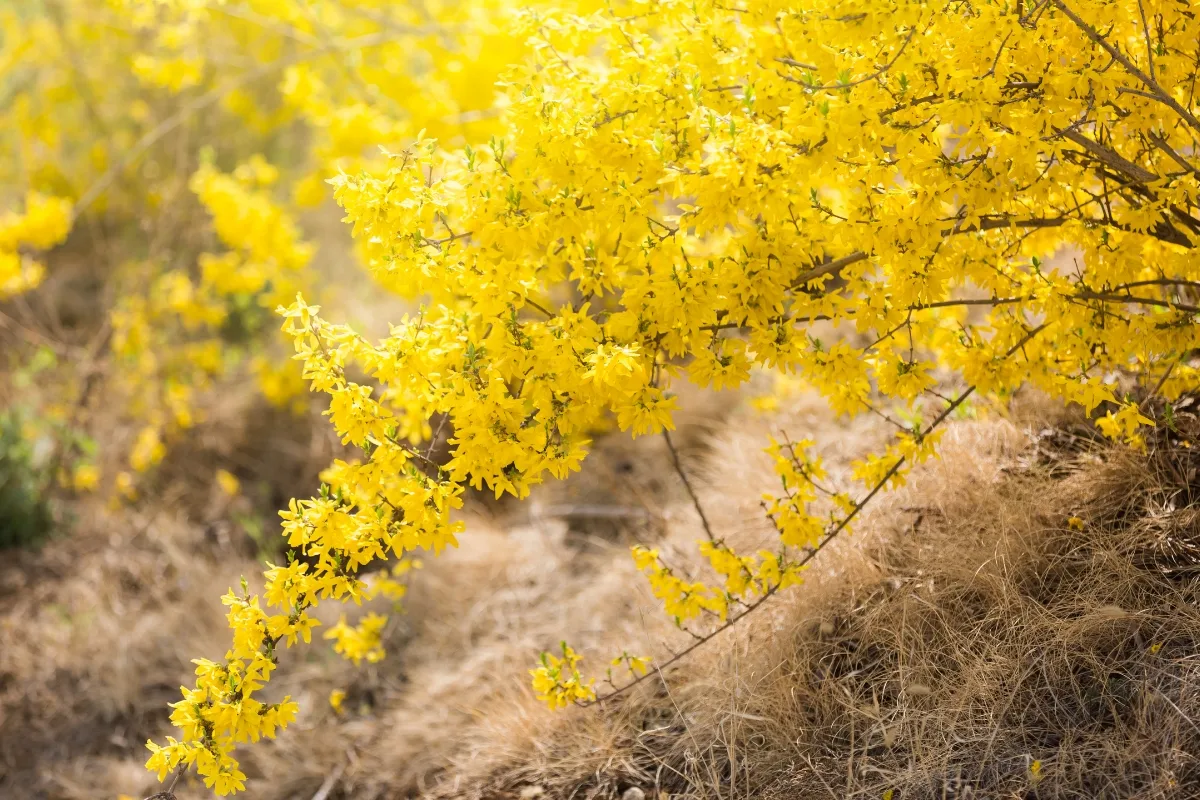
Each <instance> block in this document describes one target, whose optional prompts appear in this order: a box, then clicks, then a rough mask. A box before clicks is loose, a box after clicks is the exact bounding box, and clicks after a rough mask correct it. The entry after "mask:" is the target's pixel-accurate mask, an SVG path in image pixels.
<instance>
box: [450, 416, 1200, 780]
mask: <svg viewBox="0 0 1200 800" xmlns="http://www.w3.org/2000/svg"><path fill="white" fill-rule="evenodd" d="M1188 423H1189V424H1190V425H1192V427H1193V428H1195V427H1196V426H1195V419H1194V418H1192V419H1190V420H1189V421H1188ZM1063 430H1069V426H1064V427H1063V428H1061V429H1060V430H1058V431H1056V432H1055V433H1054V435H1052V436H1046V437H1043V438H1042V439H1041V442H1040V447H1031V446H1030V444H1029V438H1028V437H1027V436H1025V435H1023V434H1022V433H1021V432H1020V431H1018V430H1017V429H1016V428H1015V427H1014V426H1012V425H1011V424H1007V423H991V424H973V425H960V426H959V427H957V428H956V429H954V430H953V431H952V433H951V436H950V438H949V441H948V442H947V452H946V457H945V459H944V461H942V462H940V463H938V464H936V465H934V466H933V467H931V468H928V469H925V470H923V471H922V472H921V474H920V475H919V476H918V478H917V479H916V480H915V481H914V482H913V484H912V485H911V486H910V487H908V488H907V489H906V490H905V491H903V492H901V493H897V494H895V495H892V496H891V497H889V498H888V500H887V501H886V503H885V506H884V507H883V508H877V509H876V510H875V512H874V514H873V516H872V518H871V519H870V521H869V522H868V523H867V524H866V526H865V528H866V531H865V533H864V534H863V535H861V536H860V537H859V539H858V540H857V542H856V543H854V544H851V543H849V542H845V543H842V546H841V547H840V548H839V549H838V551H837V552H828V553H826V554H824V556H823V558H822V563H821V564H820V565H819V566H818V567H817V569H818V570H820V573H819V574H815V575H814V580H811V581H810V582H809V583H808V584H806V585H805V586H804V587H802V588H801V589H799V590H797V591H795V592H794V593H792V594H791V595H790V596H789V597H788V598H787V599H786V600H785V601H783V602H782V603H780V604H779V607H777V608H776V609H774V611H773V612H772V614H771V615H770V616H769V617H766V618H761V619H758V620H757V621H756V622H755V623H754V624H753V625H752V626H751V627H750V628H748V629H746V630H742V631H740V632H739V633H738V634H736V635H735V636H733V637H731V638H730V639H727V640H725V641H723V642H721V643H720V644H718V645H716V646H714V647H712V648H710V649H709V651H708V652H707V653H705V654H704V655H703V656H701V657H699V658H697V659H695V660H692V661H690V662H687V663H686V664H684V665H682V666H680V668H678V669H676V670H673V671H672V672H671V673H669V674H667V675H664V676H662V680H661V681H659V682H658V683H657V684H656V685H655V686H654V687H652V688H649V689H647V690H646V691H644V692H643V693H641V694H640V695H638V696H636V697H634V698H632V699H631V700H630V701H628V702H626V703H624V704H622V705H621V706H620V707H618V708H615V709H609V710H608V711H607V712H606V713H602V714H595V713H589V712H584V713H580V714H576V715H574V716H573V717H571V718H569V719H567V718H565V719H562V720H560V721H558V722H557V724H555V725H554V727H553V728H552V729H546V730H539V731H536V732H533V733H532V734H531V735H529V737H528V739H527V741H525V742H524V743H523V746H524V749H523V750H520V751H517V752H510V753H509V754H508V758H507V760H506V761H504V762H502V763H494V764H489V765H488V766H487V767H486V768H484V769H483V770H482V771H480V770H478V767H477V766H475V765H477V764H478V762H479V758H480V754H482V755H484V756H486V755H487V754H488V753H489V749H488V745H487V744H483V745H481V747H480V750H479V753H478V754H474V760H473V761H472V760H466V761H460V762H459V764H458V768H459V769H460V770H468V771H469V770H472V769H475V770H476V774H477V776H478V777H477V778H476V779H475V780H474V781H471V782H469V786H468V788H467V789H464V788H462V785H461V784H460V786H457V787H455V786H449V787H446V788H445V790H444V791H442V792H440V795H441V796H445V797H451V796H453V797H496V798H500V797H520V796H525V797H529V796H533V795H538V796H541V795H545V796H547V797H564V798H565V797H578V798H590V797H618V796H621V794H622V793H625V792H630V795H631V796H637V793H636V792H632V791H631V790H633V789H637V790H638V791H641V792H643V793H645V794H646V795H647V796H651V797H653V796H656V795H657V794H658V793H666V794H668V795H670V796H672V797H677V796H683V797H696V798H742V797H746V798H749V797H755V798H759V797H761V798H809V797H812V798H821V797H833V798H844V797H864V798H878V797H883V796H885V793H886V792H888V791H891V792H892V793H893V794H892V795H891V796H893V797H903V798H950V797H955V798H965V797H978V798H984V797H987V798H1129V797H1191V796H1195V793H1196V791H1197V789H1196V787H1197V786H1200V763H1198V762H1197V757H1198V756H1200V727H1198V723H1200V661H1198V660H1197V653H1198V649H1197V647H1198V644H1200V611H1198V610H1197V606H1196V600H1197V589H1198V588H1200V581H1198V580H1197V578H1198V572H1200V528H1198V525H1197V523H1198V521H1200V510H1198V509H1197V508H1196V507H1194V506H1193V505H1192V502H1191V495H1190V492H1191V491H1192V488H1191V487H1192V485H1193V484H1194V479H1195V474H1196V473H1195V469H1196V464H1197V461H1196V459H1194V458H1192V457H1191V453H1190V450H1188V449H1187V448H1181V447H1180V446H1179V444H1178V442H1177V441H1176V442H1172V441H1168V439H1176V440H1177V439H1179V438H1180V437H1175V436H1172V437H1167V436H1163V437H1160V439H1159V440H1158V441H1157V443H1156V445H1155V452H1154V453H1153V454H1152V455H1151V456H1150V457H1141V456H1137V455H1135V454H1130V453H1123V452H1119V451H1110V450H1105V449H1102V448H1100V447H1098V446H1096V445H1094V444H1091V443H1088V442H1086V441H1084V442H1082V443H1081V442H1079V441H1078V440H1077V439H1073V438H1072V437H1070V436H1069V435H1065V434H1064V433H1063V432H1062V431H1063ZM1198 432H1200V430H1194V429H1193V430H1191V431H1189V432H1187V434H1186V436H1185V437H1184V438H1190V437H1191V436H1195V434H1196V433H1198ZM1064 441H1065V442H1068V443H1069V444H1070V449H1068V450H1066V451H1064V450H1063V449H1062V448H1061V446H1060V445H1059V444H1058V443H1061V442H1064ZM1072 516H1078V517H1080V518H1081V519H1082V520H1083V521H1084V522H1083V529H1082V530H1076V529H1074V528H1073V527H1072V526H1071V525H1070V524H1069V522H1068V520H1069V518H1071V517H1072ZM513 739H515V736H510V737H508V740H509V741H512V740H513ZM1035 764H1036V765H1037V766H1036V767H1035V766H1034V765H1035Z"/></svg>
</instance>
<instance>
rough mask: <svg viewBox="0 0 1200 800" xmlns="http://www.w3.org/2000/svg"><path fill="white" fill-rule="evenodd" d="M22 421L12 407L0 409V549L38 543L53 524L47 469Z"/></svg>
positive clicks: (43, 538)
mask: <svg viewBox="0 0 1200 800" xmlns="http://www.w3.org/2000/svg"><path fill="white" fill-rule="evenodd" d="M22 422H23V415H21V414H20V413H18V412H16V411H7V412H3V413H0V550H2V549H7V548H11V547H29V546H32V545H36V544H39V543H40V542H42V541H43V540H45V539H46V537H48V536H49V535H50V533H51V531H52V530H53V527H54V514H53V512H52V510H51V508H50V502H49V498H48V495H47V489H48V487H49V484H50V482H49V474H48V472H49V471H48V468H47V466H46V465H45V464H44V463H40V462H42V461H44V459H39V458H38V452H37V450H38V448H37V446H36V442H32V441H30V440H29V439H28V438H27V437H26V436H25V435H24V432H23V431H22V427H23V425H22Z"/></svg>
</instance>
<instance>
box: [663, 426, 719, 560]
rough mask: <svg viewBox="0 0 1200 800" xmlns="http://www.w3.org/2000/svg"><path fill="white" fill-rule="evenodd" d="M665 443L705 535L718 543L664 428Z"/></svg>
mask: <svg viewBox="0 0 1200 800" xmlns="http://www.w3.org/2000/svg"><path fill="white" fill-rule="evenodd" d="M662 433H663V441H665V442H666V443H667V449H668V450H670V451H671V461H672V462H673V463H674V465H675V472H676V474H678V475H679V479H680V480H682V481H683V485H684V487H685V488H686V489H687V493H688V497H690V498H692V506H693V507H694V508H695V509H696V513H697V514H699V515H700V524H701V525H703V526H704V533H705V534H707V535H708V540H709V541H710V542H716V541H717V537H716V535H715V534H714V533H713V531H712V526H711V525H709V524H708V517H706V516H705V515H704V509H703V508H702V507H701V506H700V498H699V497H697V496H696V490H695V489H693V488H692V482H691V481H689V480H688V476H687V473H686V472H684V471H683V463H682V462H681V461H680V460H679V451H678V450H676V449H675V443H674V442H672V441H671V434H670V433H668V432H667V429H666V428H663V432H662Z"/></svg>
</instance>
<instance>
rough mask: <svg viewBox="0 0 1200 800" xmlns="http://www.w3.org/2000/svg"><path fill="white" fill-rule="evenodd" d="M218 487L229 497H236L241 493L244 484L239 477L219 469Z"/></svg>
mask: <svg viewBox="0 0 1200 800" xmlns="http://www.w3.org/2000/svg"><path fill="white" fill-rule="evenodd" d="M216 481H217V485H218V486H220V487H221V491H222V492H224V493H225V494H226V496H228V497H236V496H237V495H238V492H240V491H241V488H242V484H241V482H240V481H239V480H238V479H237V477H236V476H235V475H234V474H233V473H231V472H228V471H226V470H223V469H218V470H217V474H216Z"/></svg>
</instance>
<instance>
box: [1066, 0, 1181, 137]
mask: <svg viewBox="0 0 1200 800" xmlns="http://www.w3.org/2000/svg"><path fill="white" fill-rule="evenodd" d="M1052 2H1053V3H1054V5H1055V6H1056V7H1057V8H1058V9H1059V10H1061V11H1062V12H1063V13H1064V14H1066V15H1067V18H1068V19H1069V20H1071V22H1073V23H1075V27H1077V28H1079V29H1080V30H1081V31H1083V32H1084V34H1085V35H1086V36H1087V37H1088V38H1089V39H1091V40H1092V41H1093V42H1095V43H1096V44H1098V45H1100V47H1101V48H1103V49H1104V51H1105V52H1106V53H1108V54H1109V55H1110V56H1112V59H1113V60H1114V61H1116V62H1117V63H1118V64H1120V65H1121V66H1122V67H1124V68H1125V71H1126V72H1128V73H1129V74H1130V75H1132V76H1134V77H1135V78H1137V79H1138V80H1139V81H1141V82H1142V83H1143V84H1144V85H1145V86H1146V87H1147V88H1149V89H1150V91H1151V92H1152V93H1153V99H1155V100H1158V101H1159V102H1160V103H1162V104H1163V105H1165V106H1166V107H1167V108H1170V109H1171V110H1172V111H1174V112H1175V113H1176V114H1178V115H1179V116H1180V118H1181V119H1183V121H1184V122H1186V123H1187V124H1188V125H1189V126H1190V127H1191V128H1192V129H1193V130H1196V131H1200V120H1198V119H1196V117H1195V115H1193V114H1192V112H1190V111H1188V110H1187V109H1186V108H1184V107H1183V106H1181V105H1180V104H1179V101H1177V100H1176V99H1175V98H1174V97H1171V95H1170V94H1168V93H1167V92H1166V90H1164V89H1163V88H1162V86H1160V85H1159V84H1158V81H1156V80H1154V78H1153V77H1151V76H1150V75H1147V74H1146V73H1145V72H1143V71H1142V70H1141V69H1139V68H1138V67H1137V65H1135V64H1134V63H1133V62H1132V61H1130V60H1129V58H1128V57H1127V56H1126V55H1125V54H1124V53H1122V52H1121V51H1120V50H1118V49H1117V48H1116V46H1114V45H1113V44H1112V43H1111V42H1109V41H1108V39H1106V38H1105V37H1104V36H1103V35H1101V33H1100V32H1099V31H1097V30H1096V29H1095V28H1093V27H1092V26H1091V25H1089V24H1087V23H1086V22H1085V21H1084V20H1083V18H1082V17H1080V16H1079V15H1078V14H1076V13H1075V12H1074V11H1072V10H1071V9H1070V8H1069V7H1068V6H1067V4H1066V3H1064V2H1063V0H1052Z"/></svg>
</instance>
